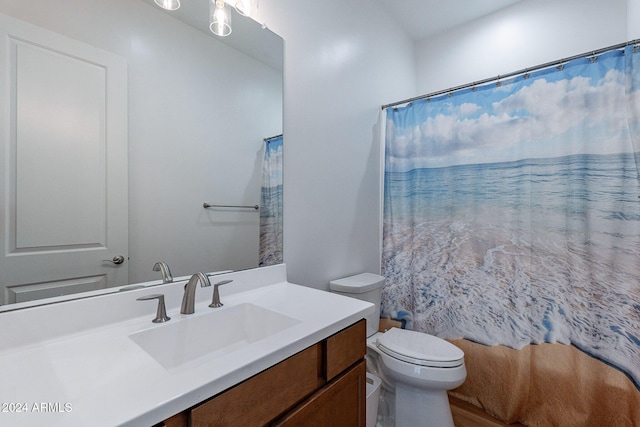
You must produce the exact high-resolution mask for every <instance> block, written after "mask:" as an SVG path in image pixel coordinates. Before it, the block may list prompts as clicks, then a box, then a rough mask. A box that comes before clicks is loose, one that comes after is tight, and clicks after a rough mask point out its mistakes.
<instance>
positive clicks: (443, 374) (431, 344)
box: [367, 328, 467, 427]
mask: <svg viewBox="0 0 640 427" xmlns="http://www.w3.org/2000/svg"><path fill="white" fill-rule="evenodd" d="M367 365H368V366H367V368H368V369H369V370H370V371H371V372H373V373H374V374H376V375H377V376H379V377H380V378H381V380H382V384H383V388H384V389H385V393H383V398H384V399H385V401H386V402H385V403H386V404H387V407H388V409H387V413H386V414H380V415H381V417H380V418H381V422H380V425H381V426H384V427H390V426H393V425H395V426H396V427H432V426H433V427H453V426H454V424H453V418H452V416H451V409H450V407H449V398H448V396H447V390H451V389H454V388H456V387H458V386H460V385H461V384H462V383H463V382H464V380H465V379H466V377H467V370H466V367H465V365H464V353H463V352H462V350H460V349H459V348H458V347H456V346H454V345H453V344H451V343H449V342H447V341H445V340H442V339H440V338H437V337H434V336H431V335H427V334H423V333H420V332H415V331H409V330H405V329H396V328H392V329H390V330H389V331H387V332H384V333H377V334H375V335H373V336H371V337H369V338H368V339H367Z"/></svg>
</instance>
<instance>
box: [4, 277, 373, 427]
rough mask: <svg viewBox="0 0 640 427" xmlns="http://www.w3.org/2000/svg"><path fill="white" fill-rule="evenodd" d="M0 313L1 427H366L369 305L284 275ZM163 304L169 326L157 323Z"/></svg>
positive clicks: (132, 292) (161, 287) (163, 288)
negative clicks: (333, 426)
mask: <svg viewBox="0 0 640 427" xmlns="http://www.w3.org/2000/svg"><path fill="white" fill-rule="evenodd" d="M223 280H233V282H231V283H229V284H227V285H224V286H223V287H221V288H220V296H221V300H222V303H223V304H224V306H223V307H220V308H210V307H209V306H208V305H209V303H210V302H211V299H212V293H213V290H212V289H211V288H201V287H199V286H198V288H197V289H196V294H195V298H196V303H195V313H194V314H191V315H184V314H180V311H179V309H180V302H181V299H182V295H183V293H184V290H183V287H184V284H185V282H184V281H182V282H177V283H170V284H166V285H158V286H153V287H148V288H147V287H145V288H141V289H134V290H129V291H125V292H118V293H114V294H109V295H103V296H100V297H94V298H87V299H79V300H75V301H67V302H62V303H57V304H52V305H44V306H39V307H33V308H27V309H22V310H16V311H10V312H4V313H0V322H2V327H1V328H0V378H2V381H1V382H0V404H2V405H3V406H2V407H0V425H20V426H41V425H48V426H65V427H72V426H86V425H92V426H102V425H103V426H116V425H118V426H154V425H165V426H187V425H192V426H198V425H220V426H223V425H277V426H292V425H310V426H313V425H318V426H321V425H326V420H327V419H330V420H332V421H334V420H336V419H337V420H339V424H340V425H345V426H351V425H353V426H359V425H364V414H365V408H364V405H365V396H364V394H365V365H364V354H365V325H364V321H363V320H362V319H363V318H365V317H366V316H367V315H368V314H369V313H371V312H372V311H373V310H374V308H373V305H372V304H370V303H367V302H364V301H360V300H355V299H352V298H347V297H343V296H340V295H336V294H332V293H329V292H324V291H320V290H316V289H311V288H308V287H303V286H298V285H295V284H291V283H288V282H287V279H286V267H285V266H284V265H279V266H273V267H265V268H259V269H253V270H246V271H240V272H235V273H228V274H221V275H217V276H214V277H212V278H211V283H212V284H214V283H216V282H220V281H223ZM151 294H163V295H164V296H165V301H166V305H167V314H168V316H169V317H170V318H171V320H169V321H168V322H166V323H152V322H151V321H152V320H153V318H154V314H155V313H156V304H157V301H155V300H154V301H138V300H137V299H138V298H140V297H145V296H149V295H151Z"/></svg>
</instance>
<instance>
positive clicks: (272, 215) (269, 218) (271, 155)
mask: <svg viewBox="0 0 640 427" xmlns="http://www.w3.org/2000/svg"><path fill="white" fill-rule="evenodd" d="M264 143H265V147H264V160H263V163H262V191H261V195H260V250H259V264H258V265H259V266H260V267H264V266H267V265H275V264H281V263H282V135H278V136H275V137H272V138H267V139H265V140H264Z"/></svg>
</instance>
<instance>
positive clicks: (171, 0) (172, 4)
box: [154, 0, 180, 10]
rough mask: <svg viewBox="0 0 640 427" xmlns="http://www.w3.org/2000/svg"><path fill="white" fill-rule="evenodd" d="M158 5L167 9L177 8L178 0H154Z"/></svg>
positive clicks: (178, 5)
mask: <svg viewBox="0 0 640 427" xmlns="http://www.w3.org/2000/svg"><path fill="white" fill-rule="evenodd" d="M154 1H155V2H156V4H157V5H158V6H160V7H161V8H163V9H167V10H178V9H179V8H180V0H154Z"/></svg>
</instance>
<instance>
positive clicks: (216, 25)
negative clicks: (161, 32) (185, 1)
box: [153, 0, 264, 37]
mask: <svg viewBox="0 0 640 427" xmlns="http://www.w3.org/2000/svg"><path fill="white" fill-rule="evenodd" d="M153 1H154V2H155V3H156V4H157V5H158V6H160V7H161V8H163V9H166V10H177V9H179V8H180V0H153ZM208 1H209V29H210V30H211V32H212V33H213V34H215V35H217V36H221V37H225V36H228V35H229V34H231V7H230V6H229V5H230V4H232V5H233V7H234V8H235V9H236V11H237V12H238V13H239V14H240V15H243V16H247V17H249V18H252V17H253V14H254V11H257V9H258V0H208ZM263 27H264V25H263Z"/></svg>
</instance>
